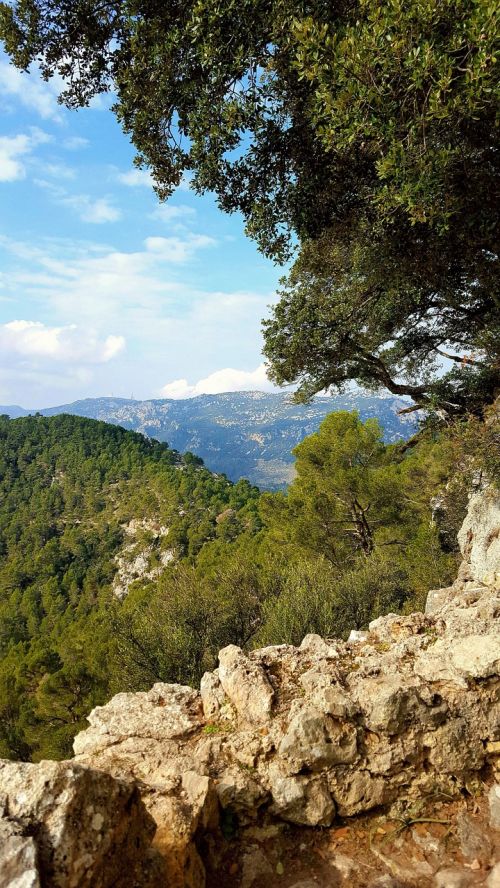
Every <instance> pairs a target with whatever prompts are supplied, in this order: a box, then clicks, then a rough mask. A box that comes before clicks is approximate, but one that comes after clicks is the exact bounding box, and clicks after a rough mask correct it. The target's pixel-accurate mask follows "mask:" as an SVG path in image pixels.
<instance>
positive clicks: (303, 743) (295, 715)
mask: <svg viewBox="0 0 500 888" xmlns="http://www.w3.org/2000/svg"><path fill="white" fill-rule="evenodd" d="M356 752H357V732H356V728H355V727H354V726H353V725H349V724H342V723H341V722H339V721H337V720H334V719H333V718H331V717H329V716H325V715H323V714H322V713H321V712H319V710H318V709H316V708H315V707H314V706H311V705H308V704H306V705H301V704H300V702H298V701H296V703H295V704H294V707H293V709H292V717H291V720H290V723H289V725H288V728H287V731H286V733H285V736H284V737H283V739H282V741H281V743H280V746H279V753H280V755H282V756H286V757H287V758H288V759H289V760H291V761H292V762H294V763H295V766H296V769H297V771H299V770H301V769H302V768H304V767H308V768H311V769H312V770H318V769H320V768H323V767H328V766H329V765H330V766H331V765H339V764H348V763H350V762H353V761H354V759H355V758H356Z"/></svg>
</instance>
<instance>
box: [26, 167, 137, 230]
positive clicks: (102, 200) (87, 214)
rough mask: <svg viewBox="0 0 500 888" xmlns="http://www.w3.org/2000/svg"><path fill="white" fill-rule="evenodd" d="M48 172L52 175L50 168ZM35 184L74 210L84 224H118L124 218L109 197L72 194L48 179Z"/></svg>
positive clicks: (57, 201)
mask: <svg viewBox="0 0 500 888" xmlns="http://www.w3.org/2000/svg"><path fill="white" fill-rule="evenodd" d="M47 171H48V172H49V173H50V166H49V168H48V170H47ZM66 178H68V177H66ZM34 183H35V185H38V187H39V188H43V189H45V191H47V192H48V194H50V196H51V198H52V200H53V201H54V202H55V203H57V204H60V205H61V206H64V207H68V208H69V209H71V210H73V211H74V212H75V213H76V214H77V216H78V217H79V219H81V221H82V222H90V223H92V224H94V225H102V224H103V223H105V222H117V221H118V219H121V217H122V211H121V210H120V209H119V207H117V206H115V204H114V203H113V201H112V199H111V198H109V197H107V196H104V197H92V196H91V195H89V194H71V193H70V192H69V191H67V190H66V189H65V188H62V187H61V186H60V185H56V184H55V183H54V182H49V181H47V180H46V179H35V180H34Z"/></svg>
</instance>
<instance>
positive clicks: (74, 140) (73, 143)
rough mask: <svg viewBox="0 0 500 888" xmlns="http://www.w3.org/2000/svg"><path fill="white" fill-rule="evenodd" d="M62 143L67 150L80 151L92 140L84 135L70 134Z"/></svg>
mask: <svg viewBox="0 0 500 888" xmlns="http://www.w3.org/2000/svg"><path fill="white" fill-rule="evenodd" d="M62 144H63V148H66V150H67V151H79V150H80V148H86V147H87V145H90V142H89V140H88V139H84V138H83V137H82V136H70V137H69V138H68V139H64V141H63V143H62Z"/></svg>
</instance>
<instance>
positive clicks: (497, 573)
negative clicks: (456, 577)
mask: <svg viewBox="0 0 500 888" xmlns="http://www.w3.org/2000/svg"><path fill="white" fill-rule="evenodd" d="M458 542H459V545H460V550H461V552H462V555H463V557H464V559H465V561H466V562H467V564H468V565H469V567H470V574H471V576H472V578H473V579H474V580H477V581H478V582H480V583H484V584H486V585H491V586H497V587H498V586H499V585H500V493H499V492H498V490H495V489H494V488H493V487H490V488H488V489H486V490H480V491H477V492H476V493H474V494H473V495H472V496H471V498H470V500H469V505H468V509H467V515H466V517H465V520H464V522H463V524H462V527H461V528H460V530H459V532H458Z"/></svg>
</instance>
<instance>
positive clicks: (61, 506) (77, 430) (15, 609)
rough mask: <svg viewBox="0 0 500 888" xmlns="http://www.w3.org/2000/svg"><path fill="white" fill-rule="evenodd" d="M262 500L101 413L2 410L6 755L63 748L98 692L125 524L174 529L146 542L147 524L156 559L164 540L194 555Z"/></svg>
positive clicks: (0, 544)
mask: <svg viewBox="0 0 500 888" xmlns="http://www.w3.org/2000/svg"><path fill="white" fill-rule="evenodd" d="M256 497H257V491H256V489H255V488H251V487H250V485H249V484H248V483H246V482H240V483H239V484H236V485H231V484H230V483H229V482H228V481H227V480H226V479H224V478H221V477H217V476H214V475H212V474H211V473H210V472H208V471H207V470H206V469H205V468H203V467H202V465H201V461H200V460H199V459H198V458H196V457H193V456H191V455H190V454H186V455H184V456H183V457H181V456H180V455H179V454H178V453H176V452H175V451H172V450H169V448H168V447H167V446H166V445H165V444H160V443H158V442H155V441H151V440H147V439H146V438H144V437H142V436H141V435H137V434H134V433H131V432H127V431H125V430H123V429H121V428H117V427H115V426H111V425H106V424H105V423H102V422H95V421H92V420H85V419H79V418H77V417H70V416H64V415H63V416H57V417H54V418H51V419H45V418H43V417H41V416H35V417H29V418H25V419H18V420H11V421H9V420H8V419H6V418H5V417H3V418H2V419H0V656H1V657H2V667H1V675H0V683H1V684H0V710H1V717H0V722H1V728H0V733H1V738H2V739H1V754H5V753H9V754H14V755H16V756H20V757H26V756H28V757H29V756H30V755H31V754H32V753H33V751H34V750H39V752H40V754H48V753H49V752H52V751H53V749H55V750H56V751H59V750H65V751H67V740H68V739H69V738H70V737H71V736H72V734H73V733H74V730H75V729H76V725H77V724H78V723H79V722H80V720H81V719H82V717H83V716H84V714H85V713H86V712H88V709H89V706H91V705H92V704H93V703H94V702H96V701H98V700H102V699H104V697H105V695H106V691H107V687H108V679H109V674H108V670H107V665H106V662H107V658H108V654H109V644H110V635H109V632H110V630H109V627H108V628H107V630H106V631H105V632H104V633H103V635H102V637H101V638H100V637H99V628H100V626H101V623H102V615H101V609H102V608H103V607H105V605H106V603H107V602H109V600H110V597H112V592H111V588H112V581H113V577H114V575H115V574H116V570H117V565H116V562H115V560H114V559H115V556H116V554H117V553H118V552H120V551H121V550H122V548H123V545H124V538H126V533H125V530H124V528H126V527H127V524H128V522H130V521H131V520H132V519H144V518H149V519H153V521H155V522H157V524H158V525H159V526H165V527H167V528H168V538H167V537H164V538H162V537H152V535H151V532H150V531H148V528H147V525H146V528H145V529H144V530H142V537H141V533H139V538H136V539H135V540H134V541H135V543H136V549H137V551H142V550H144V549H146V550H147V551H148V552H149V554H150V560H151V561H152V563H153V566H154V564H155V563H158V564H160V563H161V560H160V559H161V547H162V546H163V547H164V548H165V547H166V546H168V551H169V552H172V553H175V557H176V558H185V559H186V561H188V562H189V561H190V560H192V559H193V558H194V557H195V555H196V553H197V551H198V550H199V548H200V546H201V545H202V543H203V541H204V540H206V539H208V538H210V537H212V536H213V537H217V536H221V535H222V536H223V535H227V536H229V537H230V536H231V535H233V534H237V533H239V532H241V531H242V530H243V529H244V528H249V527H251V528H252V529H253V528H254V527H255V523H256V521H257V517H256ZM228 510H229V512H228ZM224 511H226V513H227V520H226V522H222V523H220V524H217V516H219V515H220V514H221V513H224ZM139 531H141V528H139ZM128 542H129V544H130V540H128ZM133 554H134V553H132V555H133ZM100 640H101V641H102V644H101V645H100V644H99V641H100ZM46 736H47V737H48V738H49V739H48V740H47V741H46V740H45V737H46ZM46 742H47V743H48V744H49V745H48V747H47V746H46Z"/></svg>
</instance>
